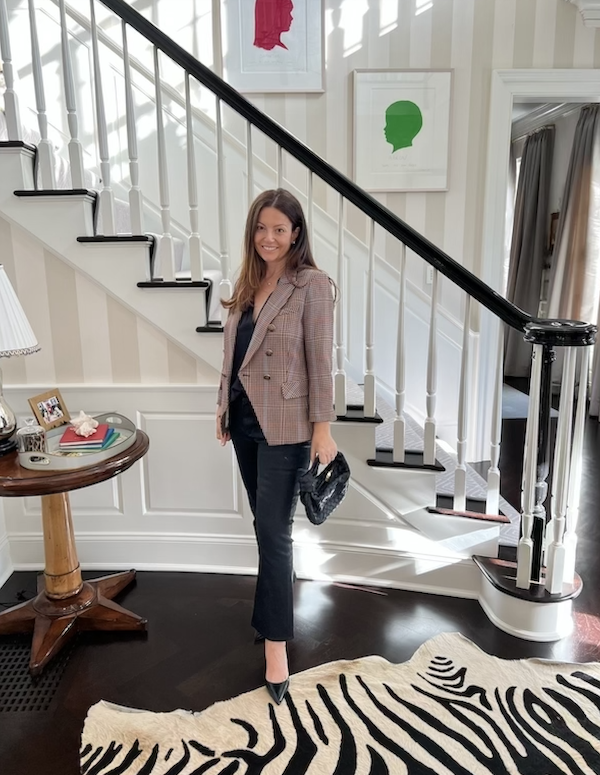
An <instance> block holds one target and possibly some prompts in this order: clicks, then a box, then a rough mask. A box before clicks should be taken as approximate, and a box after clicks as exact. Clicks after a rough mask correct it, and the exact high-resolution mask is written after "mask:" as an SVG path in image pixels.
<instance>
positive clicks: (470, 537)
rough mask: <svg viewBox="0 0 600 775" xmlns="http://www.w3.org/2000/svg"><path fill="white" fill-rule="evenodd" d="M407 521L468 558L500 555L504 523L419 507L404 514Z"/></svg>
mask: <svg viewBox="0 0 600 775" xmlns="http://www.w3.org/2000/svg"><path fill="white" fill-rule="evenodd" d="M404 519H405V521H406V522H407V523H408V524H410V525H412V526H413V527H414V528H416V529H417V530H419V531H420V532H421V533H423V535H425V536H427V537H428V538H430V539H431V540H432V541H435V542H437V543H439V545H440V547H445V548H447V549H449V550H452V551H454V552H456V553H457V554H459V555H461V556H464V557H471V556H472V555H474V554H481V555H484V556H485V557H497V556H498V540H499V536H500V526H499V525H494V524H489V523H483V524H482V523H480V522H478V521H477V520H473V519H464V518H461V517H449V516H446V515H441V514H431V513H430V512H428V511H426V510H424V509H419V510H417V511H414V512H413V513H411V514H405V515H404Z"/></svg>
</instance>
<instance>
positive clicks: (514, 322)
mask: <svg viewBox="0 0 600 775" xmlns="http://www.w3.org/2000/svg"><path fill="white" fill-rule="evenodd" d="M100 2H101V3H102V4H103V5H105V6H106V7H107V8H110V10H111V11H113V12H114V13H115V14H116V15H117V16H119V17H120V18H121V19H123V20H124V21H125V22H126V23H127V24H129V25H130V26H131V27H133V29H134V30H136V31H137V32H139V33H140V34H141V35H143V36H144V37H145V38H146V39H147V40H149V41H150V42H151V43H152V44H153V45H154V46H156V47H157V48H158V49H159V50H160V51H162V52H164V53H165V54H166V55H167V56H168V57H169V58H170V59H172V60H173V61H174V62H176V63H177V64H178V65H180V67H182V68H183V69H184V70H185V71H186V72H187V73H189V74H190V75H192V76H193V77H194V78H196V79H197V80H198V81H199V82H200V83H201V84H202V85H203V86H205V87H206V88H207V89H210V91H212V92H213V94H215V95H216V96H217V97H218V98H219V99H220V100H222V101H223V102H224V103H226V104H227V105H229V107H231V108H233V110H235V111H236V112H237V113H239V114H240V115H241V116H243V117H244V118H245V119H246V120H247V121H249V122H250V123H251V124H252V125H253V126H255V127H256V128H257V129H260V131H261V132H263V133H264V134H265V135H267V137H269V138H270V139H271V140H273V141H274V142H275V143H277V145H279V146H281V147H282V148H283V149H284V150H286V151H287V152H288V153H289V154H290V155H291V156H293V157H294V158H296V159H297V160H298V161H300V162H301V163H302V164H304V166H305V167H307V168H308V169H309V170H311V171H312V172H313V173H315V174H316V175H318V176H319V177H320V178H321V179H322V180H324V181H325V182H326V183H328V184H329V185H330V186H331V187H332V188H334V189H335V190H336V191H337V192H338V193H340V194H342V196H344V197H345V198H346V199H347V200H348V201H349V202H352V203H353V204H354V205H356V207H358V208H359V210H362V212H363V213H365V215H367V216H368V217H369V218H371V219H372V220H373V221H375V223H378V224H379V225H380V226H381V227H382V228H383V229H385V230H386V231H387V232H389V233H390V234H392V235H393V236H394V237H396V238H397V239H399V240H400V241H401V242H403V243H404V244H405V245H406V246H407V247H408V248H410V249H411V250H412V251H413V252H414V253H416V254H417V255H419V256H420V257H421V258H422V259H424V260H425V261H427V263H429V264H431V265H432V266H433V267H435V268H436V269H437V270H438V271H439V272H441V273H442V274H443V275H445V276H446V277H448V278H449V279H450V280H452V282H453V283H455V284H456V285H458V286H459V287H460V288H462V289H463V290H464V291H466V293H468V294H469V296H472V297H473V298H474V299H476V300H477V301H478V302H480V303H481V304H483V306H484V307H486V308H487V309H489V310H490V311H491V312H493V313H494V314H495V315H496V316H497V317H499V318H500V320H503V321H504V322H505V323H506V324H507V325H509V326H511V327H512V328H516V329H517V330H518V331H523V332H524V333H526V334H527V339H528V340H529V341H537V340H538V336H542V337H543V341H544V342H546V343H551V344H554V345H575V346H582V345H590V344H593V343H594V341H595V333H596V327H595V326H593V325H591V324H588V323H581V322H579V321H572V320H571V321H568V320H552V319H548V320H546V319H539V318H535V317H533V316H532V315H529V314H528V313H526V312H523V310H521V309H519V308H518V307H516V306H515V305H514V304H512V303H511V302H510V301H508V300H507V299H505V298H504V297H503V296H501V295H500V294H499V293H497V292H496V291H494V290H493V289H492V288H490V287H489V286H488V285H486V284H485V283H484V282H482V281H481V280H480V279H479V278H478V277H476V276H475V275H474V274H473V273H472V272H469V270H468V269H465V267H464V266H462V265H461V264H459V263H458V262H457V261H455V260H454V259H453V258H450V256H449V255H447V254H446V253H444V251H443V250H440V248H438V247H436V245H434V244H433V243H431V242H430V241H429V240H428V239H426V238H425V237H423V236H422V235H421V234H419V232H417V231H415V230H414V229H412V228H411V227H410V226H409V225H408V224H407V223H405V222H404V221H402V220H401V219H400V218H398V216H397V215H395V214H394V213H393V212H392V211H391V210H388V209H387V207H384V206H383V205H382V204H381V203H380V202H378V201H377V200H376V199H374V198H373V197H372V196H370V194H368V193H367V192H366V191H363V189H361V188H359V186H357V185H356V184H355V183H353V182H352V181H351V180H349V179H348V178H347V177H346V176H345V175H342V173H341V172H339V171H338V170H336V169H335V168H334V167H332V166H331V165H330V164H328V163H327V162H326V161H324V160H323V159H322V158H321V157H320V156H317V154H315V153H313V151H311V150H310V148H308V147H307V146H306V145H304V143H301V142H300V141H299V140H297V139H296V138H295V137H294V136H293V135H291V134H290V133H289V132H288V131H286V130H285V129H283V127H281V126H279V124H277V123H276V122H275V121H273V120H272V119H270V118H269V117H268V116H267V115H265V114H264V113H262V112H261V111H260V110H258V108H255V107H254V105H252V103H250V102H249V101H248V100H247V99H245V98H244V97H242V95H241V94H240V93H239V92H237V91H236V90H235V89H234V88H232V87H231V86H230V85H229V84H228V83H226V82H225V81H224V80H223V79H222V78H219V76H218V75H216V74H215V73H213V72H212V70H209V69H208V67H206V66H205V65H203V64H202V63H201V62H199V61H198V60H197V59H196V58H195V57H193V56H192V55H191V54H190V53H189V52H188V51H186V50H185V49H183V48H182V47H181V46H179V45H178V44H177V43H175V41H173V40H172V39H171V38H169V37H168V36H167V35H165V34H164V32H161V30H159V29H158V27H155V26H154V24H152V22H149V21H148V20H147V19H146V18H145V17H143V16H142V15H141V14H140V13H138V12H137V11H135V10H134V9H133V8H132V7H131V6H130V5H128V4H127V3H126V2H124V0H100Z"/></svg>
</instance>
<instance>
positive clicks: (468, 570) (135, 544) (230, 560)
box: [11, 533, 480, 599]
mask: <svg viewBox="0 0 600 775" xmlns="http://www.w3.org/2000/svg"><path fill="white" fill-rule="evenodd" d="M77 548H78V552H79V559H80V563H81V567H82V569H83V570H91V571H93V570H103V571H106V570H114V571H119V570H128V569H130V568H135V569H136V570H139V571H182V572H192V573H227V574H238V575H254V574H255V573H256V567H257V554H256V544H255V542H254V538H253V537H252V536H250V537H245V536H240V537H231V536H196V535H165V534H161V535H148V534H128V535H123V534H112V535H108V534H97V533H94V534H91V533H83V534H80V535H78V537H77ZM11 550H12V557H13V563H12V565H13V569H14V570H40V569H41V568H42V567H43V542H42V536H41V534H39V535H32V534H27V535H24V534H21V535H18V534H17V535H15V534H13V535H11ZM294 553H295V559H294V564H295V568H296V572H297V575H298V577H299V578H302V579H313V580H320V581H340V582H345V583H351V584H357V585H365V586H371V587H383V588H386V587H387V588H391V589H404V590H407V591H412V592H425V593H429V594H435V595H445V596H450V597H461V598H471V599H476V598H477V594H478V591H479V584H480V579H479V571H478V569H477V568H476V566H475V564H474V563H473V562H472V561H471V560H470V559H466V558H458V557H452V556H449V557H445V558H444V557H438V556H432V555H427V554H416V553H411V554H409V553H408V552H402V551H398V550H384V549H379V548H376V547H348V546H344V545H340V544H335V543H332V542H327V541H324V542H322V543H319V544H315V543H313V542H309V541H302V540H301V539H296V541H295V543H294ZM350 569H352V570H350Z"/></svg>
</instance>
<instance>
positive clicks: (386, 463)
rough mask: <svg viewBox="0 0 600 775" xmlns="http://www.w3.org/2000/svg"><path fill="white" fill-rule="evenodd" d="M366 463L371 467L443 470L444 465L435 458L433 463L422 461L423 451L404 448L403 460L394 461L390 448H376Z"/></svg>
mask: <svg viewBox="0 0 600 775" xmlns="http://www.w3.org/2000/svg"><path fill="white" fill-rule="evenodd" d="M367 463H368V465H370V466H372V467H373V468H410V469H424V470H425V471H445V470H446V469H445V468H444V466H443V465H442V464H441V463H440V462H439V460H436V461H435V463H433V464H431V463H429V464H426V463H423V452H421V451H419V450H414V451H413V450H405V452H404V462H403V463H398V462H396V461H394V451H393V450H391V449H385V448H379V447H378V448H377V449H376V450H375V457H374V458H371V459H369V460H367Z"/></svg>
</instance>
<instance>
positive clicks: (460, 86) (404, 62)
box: [0, 0, 600, 385]
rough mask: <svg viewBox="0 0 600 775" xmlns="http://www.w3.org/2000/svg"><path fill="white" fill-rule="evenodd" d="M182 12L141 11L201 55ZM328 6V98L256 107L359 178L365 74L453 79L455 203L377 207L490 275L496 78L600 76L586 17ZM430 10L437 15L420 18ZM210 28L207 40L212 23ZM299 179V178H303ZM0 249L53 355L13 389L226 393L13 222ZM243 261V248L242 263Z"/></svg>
mask: <svg viewBox="0 0 600 775" xmlns="http://www.w3.org/2000/svg"><path fill="white" fill-rule="evenodd" d="M197 1H198V0H197ZM177 2H178V4H179V6H180V10H181V15H179V14H178V17H177V18H178V20H179V23H176V21H174V20H173V14H172V0H151V1H150V2H149V1H148V0H143V2H139V3H138V2H135V0H134V2H132V5H134V6H137V7H139V10H140V11H141V12H143V13H145V14H147V15H149V16H150V17H151V18H152V20H153V21H154V22H155V23H158V24H159V25H160V26H161V27H162V28H163V29H164V30H165V31H166V32H167V33H170V34H172V35H173V36H174V37H175V38H176V39H178V41H180V42H181V43H182V44H184V45H190V43H189V41H190V30H189V25H188V24H186V25H185V26H184V27H183V28H182V29H180V30H179V31H178V30H177V29H175V28H174V27H173V25H174V26H175V27H177V26H181V24H180V21H181V19H182V18H190V17H191V14H192V13H193V11H191V10H190V9H191V8H192V6H194V0H177ZM184 5H185V10H186V13H184V8H183V6H184ZM200 5H201V6H202V8H203V9H204V11H203V13H204V12H205V11H207V10H208V8H209V0H201V1H200ZM324 5H325V22H326V23H325V31H326V50H327V54H326V56H327V59H326V62H327V70H326V91H325V93H324V94H304V95H303V94H289V95H282V94H269V95H252V97H251V99H252V100H253V102H254V103H255V104H256V105H257V106H258V107H259V108H261V109H263V110H264V111H266V113H268V114H269V115H270V116H271V117H272V118H274V119H275V120H276V121H278V122H280V123H281V124H282V125H283V126H285V127H286V128H288V129H289V130H290V131H291V132H292V133H294V134H295V135H296V136H297V137H298V138H299V139H301V140H302V141H304V142H306V143H307V144H308V145H309V146H311V147H312V148H313V149H314V150H315V151H316V152H318V153H319V154H321V155H322V156H324V157H325V158H326V159H327V160H328V161H329V162H331V163H332V164H334V165H336V166H337V167H338V168H339V169H340V170H341V171H342V172H344V173H346V174H348V175H351V174H352V99H351V86H352V78H351V74H352V71H353V70H354V69H357V68H361V69H366V68H383V69H385V68H417V69H418V68H423V69H427V68H435V69H448V68H452V69H453V70H454V86H453V88H454V92H453V116H452V134H451V147H450V181H449V191H447V192H443V193H416V194H407V193H388V194H378V195H377V196H379V197H381V200H382V201H383V202H384V203H385V204H386V205H387V206H388V207H390V208H391V209H392V210H393V211H395V212H396V213H397V214H398V215H399V216H400V217H402V218H404V219H405V220H407V221H408V222H409V223H410V224H411V225H412V226H413V227H415V228H416V229H418V230H419V231H421V232H422V233H423V234H425V236H426V237H428V238H429V239H430V240H432V241H433V242H435V243H437V244H438V245H440V246H441V247H442V248H443V249H444V250H446V251H447V252H448V253H449V254H450V255H451V256H452V257H453V258H455V259H456V260H458V261H460V262H461V263H463V264H464V265H465V266H467V267H469V268H470V269H472V270H474V271H475V272H477V271H478V269H479V266H480V246H481V239H482V233H481V230H482V219H483V200H484V174H485V161H486V153H487V130H488V126H487V117H488V114H489V99H490V80H491V78H490V76H491V72H492V70H493V69H511V68H528V67H535V68H591V67H600V32H598V31H596V30H595V29H592V28H587V27H585V26H584V24H583V20H582V18H581V16H580V14H579V11H578V10H577V8H576V6H575V5H573V4H571V3H567V2H565V0H430V2H429V3H423V2H422V1H421V0H418V2H417V0H324ZM169 7H170V10H169ZM418 9H424V10H422V11H421V12H420V13H417V10H418ZM169 21H170V23H168V22H169ZM202 24H203V25H204V28H206V26H207V25H206V14H205V13H204V16H203V20H202ZM207 63H208V60H207ZM271 151H272V149H271ZM267 156H268V154H267ZM289 169H290V173H291V165H290V167H289ZM290 177H291V174H290ZM315 195H316V197H317V201H318V202H320V203H322V204H325V201H326V200H327V204H328V206H329V209H330V211H331V212H335V200H334V198H333V197H331V196H329V195H328V194H327V192H326V191H325V189H324V188H323V187H319V186H318V185H317V186H316V189H315ZM348 223H349V225H350V227H351V228H352V229H353V231H355V232H356V233H357V234H358V236H361V237H362V238H364V237H365V228H366V224H365V222H364V219H363V218H362V217H361V216H359V215H358V214H357V213H356V212H352V210H350V212H349V213H348ZM378 240H379V244H378V246H377V248H378V250H380V251H381V252H382V253H385V255H386V257H387V258H388V260H390V261H391V262H392V263H393V262H394V255H395V253H396V252H398V247H397V246H396V245H395V244H394V242H393V241H392V240H390V241H389V242H387V243H386V241H385V237H384V235H382V234H378ZM0 245H1V246H2V261H3V262H4V263H5V264H6V266H7V271H8V273H9V275H10V277H11V279H13V281H14V282H15V287H16V288H17V291H18V293H19V296H20V298H21V300H22V302H23V305H24V307H25V309H26V311H27V314H28V316H29V318H30V321H31V323H32V326H33V328H34V330H35V331H36V333H37V335H38V337H39V339H40V341H41V343H42V345H43V350H42V352H41V353H40V354H39V355H36V356H31V357H29V358H20V359H11V360H9V361H8V363H6V364H5V368H4V374H5V380H6V382H7V383H11V384H15V383H21V384H23V383H41V384H58V385H60V384H69V383H125V382H127V383H185V382H188V383H189V382H195V381H197V380H198V381H199V382H201V383H204V384H206V383H207V381H212V379H213V378H212V377H210V376H209V375H208V374H205V373H203V372H202V369H201V366H199V365H198V364H197V363H196V361H195V360H194V359H193V358H192V357H190V356H189V355H188V354H187V353H186V352H184V351H183V350H181V349H180V348H179V347H177V346H176V345H174V344H173V343H172V342H170V341H169V340H167V339H166V338H165V337H164V336H163V335H162V334H161V333H160V332H158V331H157V330H156V329H154V328H153V327H152V326H151V325H149V324H148V323H146V322H144V321H142V320H141V319H138V318H137V317H136V316H135V315H133V314H132V313H131V312H129V311H128V310H127V309H126V308H125V307H123V306H122V305H120V304H118V303H117V302H116V301H114V300H113V299H112V298H111V297H109V296H107V295H106V294H105V293H104V292H103V291H102V290H101V289H99V288H98V287H97V286H95V285H94V284H92V283H91V282H89V281H87V280H86V279H85V278H83V277H82V276H80V275H78V274H77V273H76V272H75V271H73V270H72V269H71V268H69V267H68V266H67V265H66V264H63V263H62V262H61V261H60V260H59V259H57V258H56V257H54V256H52V255H51V254H49V253H48V252H47V251H44V250H43V249H42V248H41V247H40V246H39V245H38V244H37V243H36V242H35V241H33V240H32V239H31V238H29V237H28V236H27V235H26V234H25V233H23V232H22V231H20V230H19V229H16V228H14V227H12V226H10V225H9V224H8V223H6V222H4V221H2V220H0ZM213 247H216V246H213ZM236 252H237V248H236V246H233V245H232V254H234V253H236ZM30 278H36V279H37V282H35V283H32V282H30V281H29V279H30ZM451 295H452V291H451V289H450V288H449V286H448V284H447V283H444V284H443V290H442V302H444V301H445V300H446V301H447V302H448V307H452V306H453V305H452V303H451V299H450V296H451ZM446 296H448V298H447V299H446V298H445V297H446ZM3 365H4V364H3Z"/></svg>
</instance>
